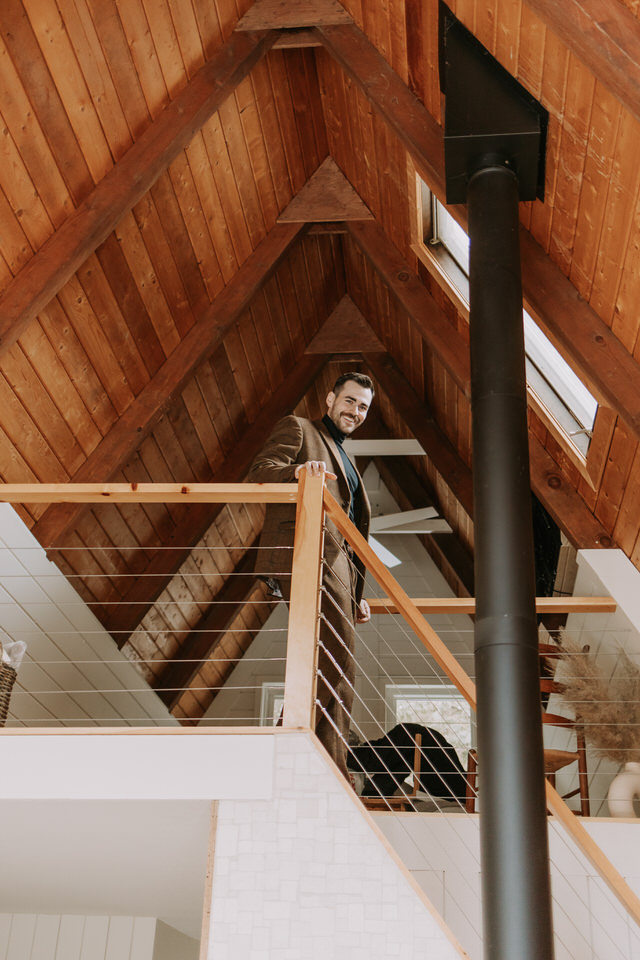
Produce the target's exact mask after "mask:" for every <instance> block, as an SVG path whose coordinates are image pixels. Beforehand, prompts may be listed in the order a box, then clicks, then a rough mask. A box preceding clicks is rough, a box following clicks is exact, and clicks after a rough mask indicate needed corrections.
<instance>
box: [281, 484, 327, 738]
mask: <svg viewBox="0 0 640 960" xmlns="http://www.w3.org/2000/svg"><path fill="white" fill-rule="evenodd" d="M323 493H324V476H323V475H321V476H319V477H310V476H309V475H308V474H307V471H306V470H302V471H301V473H300V479H299V481H298V505H297V510H296V531H295V537H294V542H293V569H292V572H291V599H290V602H289V631H288V635H287V666H286V671H285V680H284V710H283V718H282V723H283V726H285V727H303V728H305V729H309V728H311V729H313V728H314V727H315V699H316V664H317V659H318V642H317V641H318V623H319V612H320V580H321V575H322V549H323V542H324V535H323V534H324V525H323V520H324V507H323V502H322V498H323Z"/></svg>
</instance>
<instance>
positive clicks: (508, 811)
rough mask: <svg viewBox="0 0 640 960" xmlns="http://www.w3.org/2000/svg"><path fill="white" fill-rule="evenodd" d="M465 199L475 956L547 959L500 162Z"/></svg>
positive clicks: (511, 288)
mask: <svg viewBox="0 0 640 960" xmlns="http://www.w3.org/2000/svg"><path fill="white" fill-rule="evenodd" d="M467 202H468V213H469V236H470V244H471V246H470V303H471V317H470V338H471V398H472V432H473V479H474V538H475V583H476V621H475V651H476V680H477V696H478V761H479V768H478V769H479V774H480V804H481V817H480V840H481V854H482V882H483V913H484V941H485V957H486V958H487V960H514V958H515V957H517V958H518V960H552V958H553V933H552V920H551V896H550V880H549V867H548V841H547V824H546V803H545V796H544V774H543V745H542V729H541V723H540V719H539V718H540V685H539V657H538V629H537V622H536V612H535V575H534V552H533V532H532V507H531V487H530V479H529V450H528V430H527V392H526V376H525V355H524V331H523V322H522V285H521V276H520V252H519V240H518V181H517V178H516V176H515V174H514V173H513V171H512V170H511V169H509V166H508V164H507V163H506V161H504V160H503V159H501V158H500V157H491V156H490V157H485V158H483V160H482V162H481V163H480V164H478V165H477V167H476V172H475V173H474V174H473V175H472V176H471V177H470V180H469V184H468V193H467Z"/></svg>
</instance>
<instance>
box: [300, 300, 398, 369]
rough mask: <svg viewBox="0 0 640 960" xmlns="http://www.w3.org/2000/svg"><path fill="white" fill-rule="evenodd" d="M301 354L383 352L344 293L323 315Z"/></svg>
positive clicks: (368, 327)
mask: <svg viewBox="0 0 640 960" xmlns="http://www.w3.org/2000/svg"><path fill="white" fill-rule="evenodd" d="M304 352H305V353H325V354H326V353H333V354H340V353H360V352H366V353H384V352H385V348H384V346H383V345H382V344H381V343H380V341H379V340H378V338H377V337H376V335H375V333H374V332H373V330H372V329H371V327H370V326H369V324H368V323H367V321H366V320H365V318H364V317H363V316H362V314H361V312H360V310H359V309H358V308H357V307H356V305H355V303H354V302H353V300H352V299H351V297H350V296H349V294H348V293H345V295H344V297H343V298H342V300H341V301H340V303H339V304H338V305H337V307H336V308H335V310H333V311H332V313H331V314H330V315H329V316H328V317H327V319H326V320H325V322H324V323H323V324H322V326H321V327H320V329H319V330H318V332H317V333H316V335H315V337H314V338H313V339H312V340H311V342H310V343H309V345H308V346H307V347H306V349H305V351H304Z"/></svg>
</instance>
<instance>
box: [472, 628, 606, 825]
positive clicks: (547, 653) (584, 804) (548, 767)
mask: <svg viewBox="0 0 640 960" xmlns="http://www.w3.org/2000/svg"><path fill="white" fill-rule="evenodd" d="M540 656H541V658H542V660H543V661H544V662H547V663H548V662H549V661H551V662H553V661H554V660H557V659H559V657H560V651H559V650H558V648H557V647H556V646H554V645H553V644H544V643H541V644H540ZM540 691H541V693H543V694H551V693H562V684H561V683H558V682H557V680H555V679H554V678H553V671H550V672H549V671H547V672H546V673H543V671H541V678H540ZM542 722H543V724H548V725H549V726H553V727H563V728H564V729H567V730H572V731H573V732H574V734H575V738H576V749H575V750H556V749H553V748H545V751H544V773H545V777H546V778H547V780H548V781H549V783H550V784H551V785H552V786H553V787H555V785H556V774H557V773H558V771H559V770H562V769H564V767H567V766H569V764H571V763H577V764H578V786H577V787H576V788H575V789H574V790H570V791H569V792H568V793H565V794H563V795H562V799H563V800H569V799H570V798H571V797H575V796H578V795H579V796H580V813H581V815H582V816H583V817H588V816H590V804H589V777H588V773H587V750H586V744H585V739H584V731H583V729H582V727H581V726H580V725H579V724H577V723H576V722H575V720H572V719H571V718H569V717H561V716H559V715H558V714H555V713H549V712H548V711H546V710H544V709H543V711H542ZM477 783H478V755H477V753H476V751H475V750H470V751H469V760H468V764H467V791H466V797H465V809H466V811H467V813H474V812H475V808H476V796H477Z"/></svg>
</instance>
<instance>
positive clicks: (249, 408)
mask: <svg viewBox="0 0 640 960" xmlns="http://www.w3.org/2000/svg"><path fill="white" fill-rule="evenodd" d="M240 326H241V325H240V323H237V324H234V326H233V327H232V328H231V329H230V330H229V331H228V332H227V335H226V336H225V338H224V350H225V353H226V355H227V358H228V362H229V367H230V370H231V374H232V377H233V386H232V387H230V392H235V393H236V394H237V399H238V403H239V404H241V406H242V408H243V414H242V416H243V419H245V420H246V422H247V423H253V421H254V420H255V419H256V417H257V415H258V413H259V411H260V398H259V396H258V394H257V391H256V385H255V383H254V380H253V376H252V374H251V367H250V364H249V361H248V359H247V353H246V350H245V345H244V342H243V338H242V336H241V333H240ZM242 326H244V324H242ZM230 400H231V397H230V396H229V397H228V402H229V401H230Z"/></svg>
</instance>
